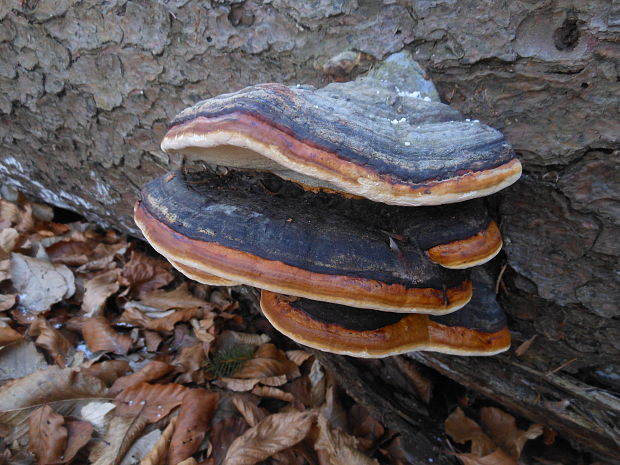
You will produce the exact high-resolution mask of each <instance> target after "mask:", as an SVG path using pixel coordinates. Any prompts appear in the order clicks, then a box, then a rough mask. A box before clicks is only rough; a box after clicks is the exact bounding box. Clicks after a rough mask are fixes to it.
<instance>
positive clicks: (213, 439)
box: [209, 415, 248, 464]
mask: <svg viewBox="0 0 620 465" xmlns="http://www.w3.org/2000/svg"><path fill="white" fill-rule="evenodd" d="M247 429H248V426H247V424H246V422H245V421H244V420H243V418H241V417H240V416H239V415H235V416H233V417H227V418H224V419H223V420H221V421H218V422H217V423H215V424H214V425H213V429H212V430H211V432H210V433H209V442H210V444H211V445H212V448H213V450H212V451H211V455H212V457H213V459H214V460H215V463H216V464H222V463H223V462H224V457H225V456H226V452H227V451H228V448H229V447H230V445H231V444H232V443H233V441H234V440H235V439H237V438H238V437H240V436H241V435H242V434H243V433H244V432H245V431H247Z"/></svg>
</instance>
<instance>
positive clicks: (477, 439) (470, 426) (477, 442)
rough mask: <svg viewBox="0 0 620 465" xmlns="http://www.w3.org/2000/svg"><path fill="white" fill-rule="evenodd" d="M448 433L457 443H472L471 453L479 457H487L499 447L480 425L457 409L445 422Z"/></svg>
mask: <svg viewBox="0 0 620 465" xmlns="http://www.w3.org/2000/svg"><path fill="white" fill-rule="evenodd" d="M445 429H446V433H447V434H448V435H449V436H450V437H451V438H452V439H453V440H454V441H455V442H457V443H459V444H465V443H466V442H467V441H471V452H472V453H473V454H474V455H477V456H485V455H488V454H490V453H491V452H493V451H494V450H495V449H496V448H497V446H496V445H495V443H494V442H493V440H492V439H491V438H489V437H488V436H487V435H486V434H485V433H484V432H483V431H482V429H481V428H480V426H479V425H478V423H476V422H475V421H474V420H472V419H470V418H467V417H466V416H465V413H464V412H463V410H461V408H460V407H457V408H456V409H455V410H454V412H452V413H451V414H450V415H449V416H448V418H446V421H445Z"/></svg>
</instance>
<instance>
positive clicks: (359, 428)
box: [349, 404, 385, 451]
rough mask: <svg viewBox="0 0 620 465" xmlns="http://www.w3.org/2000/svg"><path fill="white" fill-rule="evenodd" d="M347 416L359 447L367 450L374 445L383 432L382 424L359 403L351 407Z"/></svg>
mask: <svg viewBox="0 0 620 465" xmlns="http://www.w3.org/2000/svg"><path fill="white" fill-rule="evenodd" d="M349 418H350V419H349V424H350V425H351V428H352V431H351V434H352V435H353V436H355V437H356V438H357V440H358V445H359V448H360V449H361V450H363V451H368V450H371V449H372V448H374V447H376V446H377V444H378V443H379V441H380V440H381V438H382V437H383V435H384V434H385V428H384V427H383V425H382V424H381V423H379V422H378V421H377V420H375V419H374V418H373V417H371V416H370V415H369V413H368V410H366V409H365V408H364V407H362V406H361V405H360V404H355V405H354V406H353V407H351V409H350V410H349Z"/></svg>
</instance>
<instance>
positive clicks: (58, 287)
mask: <svg viewBox="0 0 620 465" xmlns="http://www.w3.org/2000/svg"><path fill="white" fill-rule="evenodd" d="M11 278H12V280H13V285H14V286H15V289H17V291H18V293H19V305H20V307H22V308H24V309H26V310H28V311H30V312H45V311H47V310H49V308H50V307H51V306H52V305H53V304H55V303H57V302H60V301H61V300H62V299H65V298H68V297H71V296H72V295H73V293H74V292H75V281H74V277H73V272H72V271H71V270H70V269H69V268H67V267H66V266H65V265H54V264H52V263H51V262H49V261H47V260H42V259H39V258H32V257H28V256H26V255H22V254H18V253H13V254H11Z"/></svg>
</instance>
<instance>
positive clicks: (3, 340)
mask: <svg viewBox="0 0 620 465" xmlns="http://www.w3.org/2000/svg"><path fill="white" fill-rule="evenodd" d="M23 338H24V336H22V335H21V334H20V333H18V332H17V331H15V330H14V329H13V328H11V327H10V326H0V346H6V345H9V344H12V343H13V342H16V341H19V340H21V339H23ZM0 370H1V368H0Z"/></svg>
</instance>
